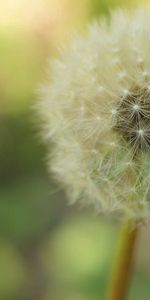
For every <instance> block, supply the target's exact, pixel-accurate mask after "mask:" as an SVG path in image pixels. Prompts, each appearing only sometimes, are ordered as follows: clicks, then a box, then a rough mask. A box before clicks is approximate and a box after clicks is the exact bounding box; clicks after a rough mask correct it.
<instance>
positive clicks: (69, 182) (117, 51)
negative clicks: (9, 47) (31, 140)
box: [38, 9, 150, 219]
mask: <svg viewBox="0 0 150 300" xmlns="http://www.w3.org/2000/svg"><path fill="white" fill-rule="evenodd" d="M149 28H150V13H149V12H146V10H144V9H138V10H136V11H135V13H133V14H129V13H127V12H124V11H117V12H115V13H113V14H112V17H111V23H110V24H109V25H108V24H107V21H105V20H103V21H101V22H100V23H99V22H97V23H96V22H95V23H94V24H92V25H90V26H89V28H88V32H87V34H86V35H85V36H80V35H77V36H76V37H74V38H73V40H72V42H71V44H70V46H69V47H68V48H67V49H63V50H61V53H60V55H61V59H60V60H53V61H52V63H51V68H50V76H49V79H48V83H47V85H46V86H44V88H43V89H42V99H41V101H40V102H39V106H38V110H39V113H40V115H41V117H42V121H43V123H44V126H43V127H44V136H45V138H46V140H47V141H48V142H50V141H53V143H54V147H53V151H51V152H50V154H49V159H50V169H51V170H52V172H53V173H54V174H55V177H56V178H57V179H58V180H59V181H60V182H62V183H63V184H64V186H66V190H67V193H68V197H69V199H70V201H71V202H72V203H73V202H76V201H77V200H80V201H82V202H83V203H86V204H94V205H95V207H96V209H97V210H98V211H100V212H101V211H103V212H106V213H107V212H116V213H117V214H121V215H124V216H126V217H128V218H130V217H132V218H136V219H143V218H144V219H147V218H149V214H150V207H149V201H150V196H149V192H150V183H149V182H150V181H149V178H150V175H149V157H150V154H149V136H150V120H149V102H150V95H149V87H150V56H149V50H150V32H149ZM141 95H142V96H141ZM145 97H146V99H145ZM142 99H144V100H142ZM141 101H147V102H144V103H143V102H141ZM124 103H126V106H125V108H124V106H123V105H124ZM145 103H146V104H145ZM137 105H139V106H140V105H141V107H140V111H139V106H137ZM137 107H138V110H137ZM120 109H122V112H120ZM139 115H140V118H141V119H140V121H139V120H138V116H139ZM142 116H143V117H142ZM122 118H124V119H123V122H122ZM134 119H135V120H138V121H135V124H134V121H133V120H134ZM131 120H132V122H131ZM143 122H144V123H143ZM120 124H121V125H120ZM131 125H132V126H131ZM120 126H124V128H122V127H121V129H118V130H115V128H116V127H118V128H120ZM119 130H120V132H119ZM122 132H123V134H122ZM124 132H125V133H124ZM124 135H125V136H124Z"/></svg>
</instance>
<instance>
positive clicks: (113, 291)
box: [106, 222, 138, 300]
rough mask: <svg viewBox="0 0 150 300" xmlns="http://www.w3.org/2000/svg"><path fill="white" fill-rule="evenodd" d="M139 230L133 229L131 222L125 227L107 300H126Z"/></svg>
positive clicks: (122, 231)
mask: <svg viewBox="0 0 150 300" xmlns="http://www.w3.org/2000/svg"><path fill="white" fill-rule="evenodd" d="M137 235H138V229H137V228H134V229H133V227H132V223H131V222H127V223H126V224H124V225H123V228H122V230H121V235H120V241H119V253H118V255H117V257H116V262H115V265H114V269H113V272H112V277H111V284H110V289H109V290H108V295H107V297H106V299H107V300H125V299H126V296H127V290H128V284H129V279H130V275H131V271H132V267H133V259H134V252H135V246H136V241H137Z"/></svg>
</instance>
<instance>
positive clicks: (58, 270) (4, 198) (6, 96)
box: [0, 0, 150, 300]
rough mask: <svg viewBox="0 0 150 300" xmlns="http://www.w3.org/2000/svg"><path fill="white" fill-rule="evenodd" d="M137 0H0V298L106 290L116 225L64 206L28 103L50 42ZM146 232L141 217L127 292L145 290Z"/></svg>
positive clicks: (149, 288) (99, 296)
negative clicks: (48, 170) (135, 253)
mask: <svg viewBox="0 0 150 300" xmlns="http://www.w3.org/2000/svg"><path fill="white" fill-rule="evenodd" d="M131 2H132V3H131ZM143 2H144V1H143ZM146 2H147V3H148V1H145V3H146ZM138 3H140V0H139V1H138V0H132V1H130V0H126V1H124V0H120V1H119V0H82V1H81V0H5V1H1V2H0V299H2V300H20V299H21V300H103V299H104V295H105V291H106V286H107V280H108V277H109V271H110V267H111V263H112V259H113V256H114V254H115V246H116V241H117V237H118V230H119V225H118V224H117V223H115V222H114V221H112V220H110V219H109V218H107V219H104V218H102V217H100V216H98V215H95V214H94V212H93V211H90V210H83V209H80V208H79V207H68V206H67V202H66V200H65V195H64V192H63V191H62V190H60V189H59V186H57V185H56V184H55V183H54V182H52V179H50V176H49V175H48V173H47V170H46V159H45V157H46V148H45V146H44V145H42V143H41V141H40V138H39V136H38V134H37V127H38V126H37V120H36V119H35V116H34V115H33V111H32V109H31V107H32V104H33V103H34V101H35V99H36V97H37V89H38V86H39V83H40V82H41V81H43V80H44V78H46V65H47V62H48V59H49V58H51V57H52V56H55V55H56V53H57V47H60V46H61V45H63V44H66V43H67V42H68V40H69V37H70V36H71V35H72V34H73V33H74V32H75V31H76V30H79V31H82V30H83V28H85V25H86V23H87V22H89V20H90V21H91V20H92V19H93V18H95V17H101V16H102V15H104V14H107V15H108V16H109V12H110V10H111V9H115V8H116V7H122V6H123V7H130V9H132V8H134V7H135V6H136V5H137V4H138ZM149 233H150V228H149V227H148V226H146V228H143V230H142V233H141V237H140V240H139V250H138V253H137V256H136V264H135V273H134V276H133V279H132V282H131V285H130V293H129V297H128V300H149V299H150V256H149V253H150V234H149Z"/></svg>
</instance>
